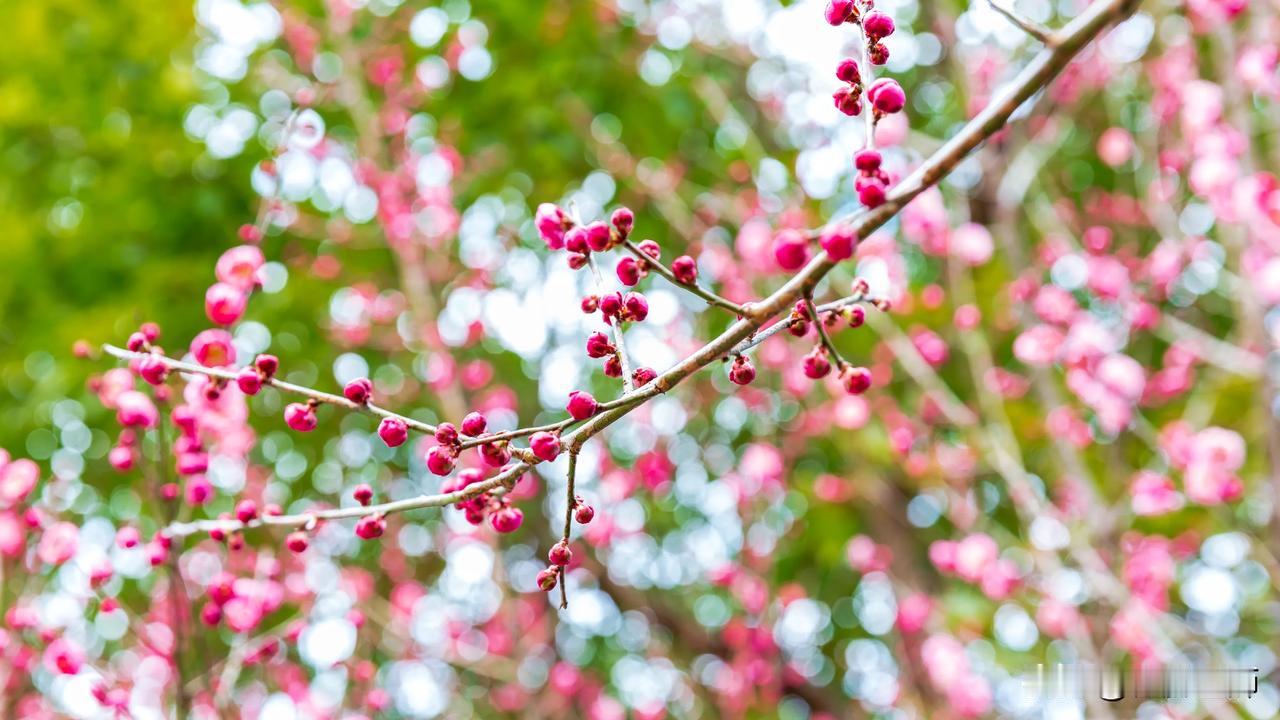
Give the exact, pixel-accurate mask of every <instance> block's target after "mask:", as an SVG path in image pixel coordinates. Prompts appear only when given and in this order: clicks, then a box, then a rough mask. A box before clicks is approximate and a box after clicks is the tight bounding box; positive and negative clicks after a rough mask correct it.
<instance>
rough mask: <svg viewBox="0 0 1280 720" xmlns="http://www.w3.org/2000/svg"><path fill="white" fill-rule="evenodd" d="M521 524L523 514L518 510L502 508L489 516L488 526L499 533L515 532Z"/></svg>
mask: <svg viewBox="0 0 1280 720" xmlns="http://www.w3.org/2000/svg"><path fill="white" fill-rule="evenodd" d="M523 522H524V512H523V511H521V510H520V508H513V507H504V508H501V509H499V510H498V511H497V512H495V513H492V514H491V515H489V524H490V525H492V526H493V529H494V530H497V531H498V532H500V533H511V532H515V531H516V530H519V529H520V525H521V524H522V523H523Z"/></svg>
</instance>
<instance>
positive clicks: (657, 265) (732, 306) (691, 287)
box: [622, 240, 742, 317]
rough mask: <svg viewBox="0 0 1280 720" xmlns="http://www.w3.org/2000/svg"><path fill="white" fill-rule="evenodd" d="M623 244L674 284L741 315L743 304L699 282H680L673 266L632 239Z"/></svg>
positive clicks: (712, 303)
mask: <svg viewBox="0 0 1280 720" xmlns="http://www.w3.org/2000/svg"><path fill="white" fill-rule="evenodd" d="M622 246H623V247H624V248H626V249H627V251H628V252H630V253H631V254H632V255H635V256H636V257H637V258H639V259H640V260H641V261H642V262H644V263H645V264H646V265H647V266H648V267H649V269H650V270H652V271H654V272H656V273H657V274H659V275H661V276H662V277H664V278H666V279H667V280H669V281H670V282H671V284H672V285H675V286H676V287H678V288H680V289H682V290H686V291H688V292H690V293H693V294H694V295H697V296H698V297H700V298H702V299H703V300H705V301H706V302H707V304H708V305H712V306H715V307H719V308H724V309H725V310H728V311H729V312H731V313H733V314H734V315H736V316H739V317H741V315H742V306H741V305H739V304H738V303H736V302H733V301H732V300H726V299H724V298H722V297H720V296H719V295H717V294H715V293H713V292H711V291H710V290H707V289H705V288H703V287H702V286H700V285H698V284H697V283H693V284H689V283H682V282H680V281H679V280H677V279H676V274H675V273H674V272H673V271H672V270H671V268H669V267H667V266H666V265H664V264H663V263H662V261H661V260H658V259H656V258H653V257H650V256H649V255H646V254H645V252H644V251H643V250H641V249H640V246H639V245H636V244H635V243H634V242H632V241H631V240H623V241H622Z"/></svg>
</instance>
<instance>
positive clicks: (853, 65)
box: [836, 58, 862, 85]
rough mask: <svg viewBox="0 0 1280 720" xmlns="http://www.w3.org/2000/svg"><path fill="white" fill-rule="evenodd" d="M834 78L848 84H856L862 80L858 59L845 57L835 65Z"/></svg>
mask: <svg viewBox="0 0 1280 720" xmlns="http://www.w3.org/2000/svg"><path fill="white" fill-rule="evenodd" d="M836 78H838V79H839V80H840V81H841V82H847V83H849V84H850V85H858V84H860V83H861V82H862V73H861V72H860V71H859V70H858V61H857V60H854V59H853V58H845V59H844V60H841V61H840V64H839V65H837V66H836Z"/></svg>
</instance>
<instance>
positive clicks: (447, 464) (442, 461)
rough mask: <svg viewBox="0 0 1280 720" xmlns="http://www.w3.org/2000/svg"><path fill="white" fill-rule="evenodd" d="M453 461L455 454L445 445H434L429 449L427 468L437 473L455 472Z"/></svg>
mask: <svg viewBox="0 0 1280 720" xmlns="http://www.w3.org/2000/svg"><path fill="white" fill-rule="evenodd" d="M453 463H454V458H453V454H452V453H450V452H449V450H448V448H446V447H445V446H443V445H436V446H433V447H432V448H431V449H430V450H428V451H427V469H428V470H430V471H431V472H432V473H434V474H436V475H448V474H449V473H451V472H453Z"/></svg>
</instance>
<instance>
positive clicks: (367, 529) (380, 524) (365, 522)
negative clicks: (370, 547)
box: [356, 515, 387, 540]
mask: <svg viewBox="0 0 1280 720" xmlns="http://www.w3.org/2000/svg"><path fill="white" fill-rule="evenodd" d="M386 531H387V521H386V519H384V518H383V517H382V516H381V515H368V516H366V517H362V518H360V521H359V522H357V523H356V537H359V538H360V539H361V540H374V539H377V538H380V537H382V533H384V532H386Z"/></svg>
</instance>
